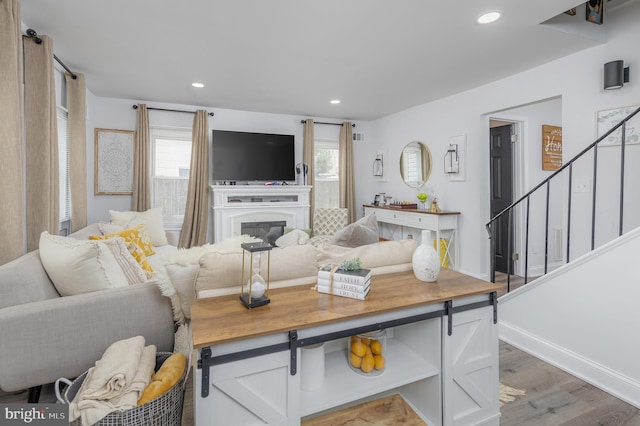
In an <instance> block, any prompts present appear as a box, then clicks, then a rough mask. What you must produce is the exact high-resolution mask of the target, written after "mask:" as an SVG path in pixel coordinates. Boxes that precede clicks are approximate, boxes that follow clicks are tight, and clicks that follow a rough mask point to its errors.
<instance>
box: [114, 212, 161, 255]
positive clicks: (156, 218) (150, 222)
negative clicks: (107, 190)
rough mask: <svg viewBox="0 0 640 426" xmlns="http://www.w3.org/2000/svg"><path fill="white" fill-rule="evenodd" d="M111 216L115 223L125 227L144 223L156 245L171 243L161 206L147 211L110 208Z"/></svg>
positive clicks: (152, 241)
mask: <svg viewBox="0 0 640 426" xmlns="http://www.w3.org/2000/svg"><path fill="white" fill-rule="evenodd" d="M109 217H110V218H111V223H112V224H113V225H118V226H122V227H123V228H124V229H128V228H133V227H135V226H137V225H140V224H143V225H144V228H145V229H146V231H147V232H148V233H149V237H150V238H151V243H152V244H153V245H154V246H166V245H167V244H169V241H167V234H166V233H165V231H164V223H163V218H162V209H161V208H159V207H158V208H155V209H149V210H147V211H145V212H131V211H129V212H119V211H115V210H109Z"/></svg>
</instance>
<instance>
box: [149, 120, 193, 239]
mask: <svg viewBox="0 0 640 426" xmlns="http://www.w3.org/2000/svg"><path fill="white" fill-rule="evenodd" d="M191 141H192V137H191V130H190V129H189V130H187V129H161V128H154V129H151V152H152V161H151V164H152V167H151V205H152V207H161V208H162V212H163V214H164V226H165V228H166V229H180V228H181V227H182V222H183V220H184V209H185V206H186V203H187V189H188V186H189V169H190V167H191Z"/></svg>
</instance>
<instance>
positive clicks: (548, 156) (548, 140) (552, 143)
mask: <svg viewBox="0 0 640 426" xmlns="http://www.w3.org/2000/svg"><path fill="white" fill-rule="evenodd" d="M560 167H562V127H560V126H549V125H548V124H543V125H542V170H558V169H559V168H560Z"/></svg>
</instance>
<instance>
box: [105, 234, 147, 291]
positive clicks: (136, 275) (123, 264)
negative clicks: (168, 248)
mask: <svg viewBox="0 0 640 426" xmlns="http://www.w3.org/2000/svg"><path fill="white" fill-rule="evenodd" d="M103 242H104V244H105V245H106V246H107V248H108V249H109V250H110V251H111V254H113V257H114V259H115V260H116V263H117V264H118V265H119V266H120V269H122V272H124V275H125V276H126V277H127V282H128V283H129V285H132V284H142V283H143V282H145V281H147V274H146V272H145V271H144V270H143V269H142V266H140V264H139V263H138V261H137V260H136V258H135V257H133V254H131V252H129V247H128V245H127V243H126V242H125V240H124V238H122V237H113V238H108V239H106V240H103Z"/></svg>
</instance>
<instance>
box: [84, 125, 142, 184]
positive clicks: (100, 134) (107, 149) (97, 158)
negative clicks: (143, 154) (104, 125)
mask: <svg viewBox="0 0 640 426" xmlns="http://www.w3.org/2000/svg"><path fill="white" fill-rule="evenodd" d="M134 133H135V132H134V131H133V130H115V129H98V128H96V129H95V132H94V194H95V195H131V194H133V145H134V140H133V136H134Z"/></svg>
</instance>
